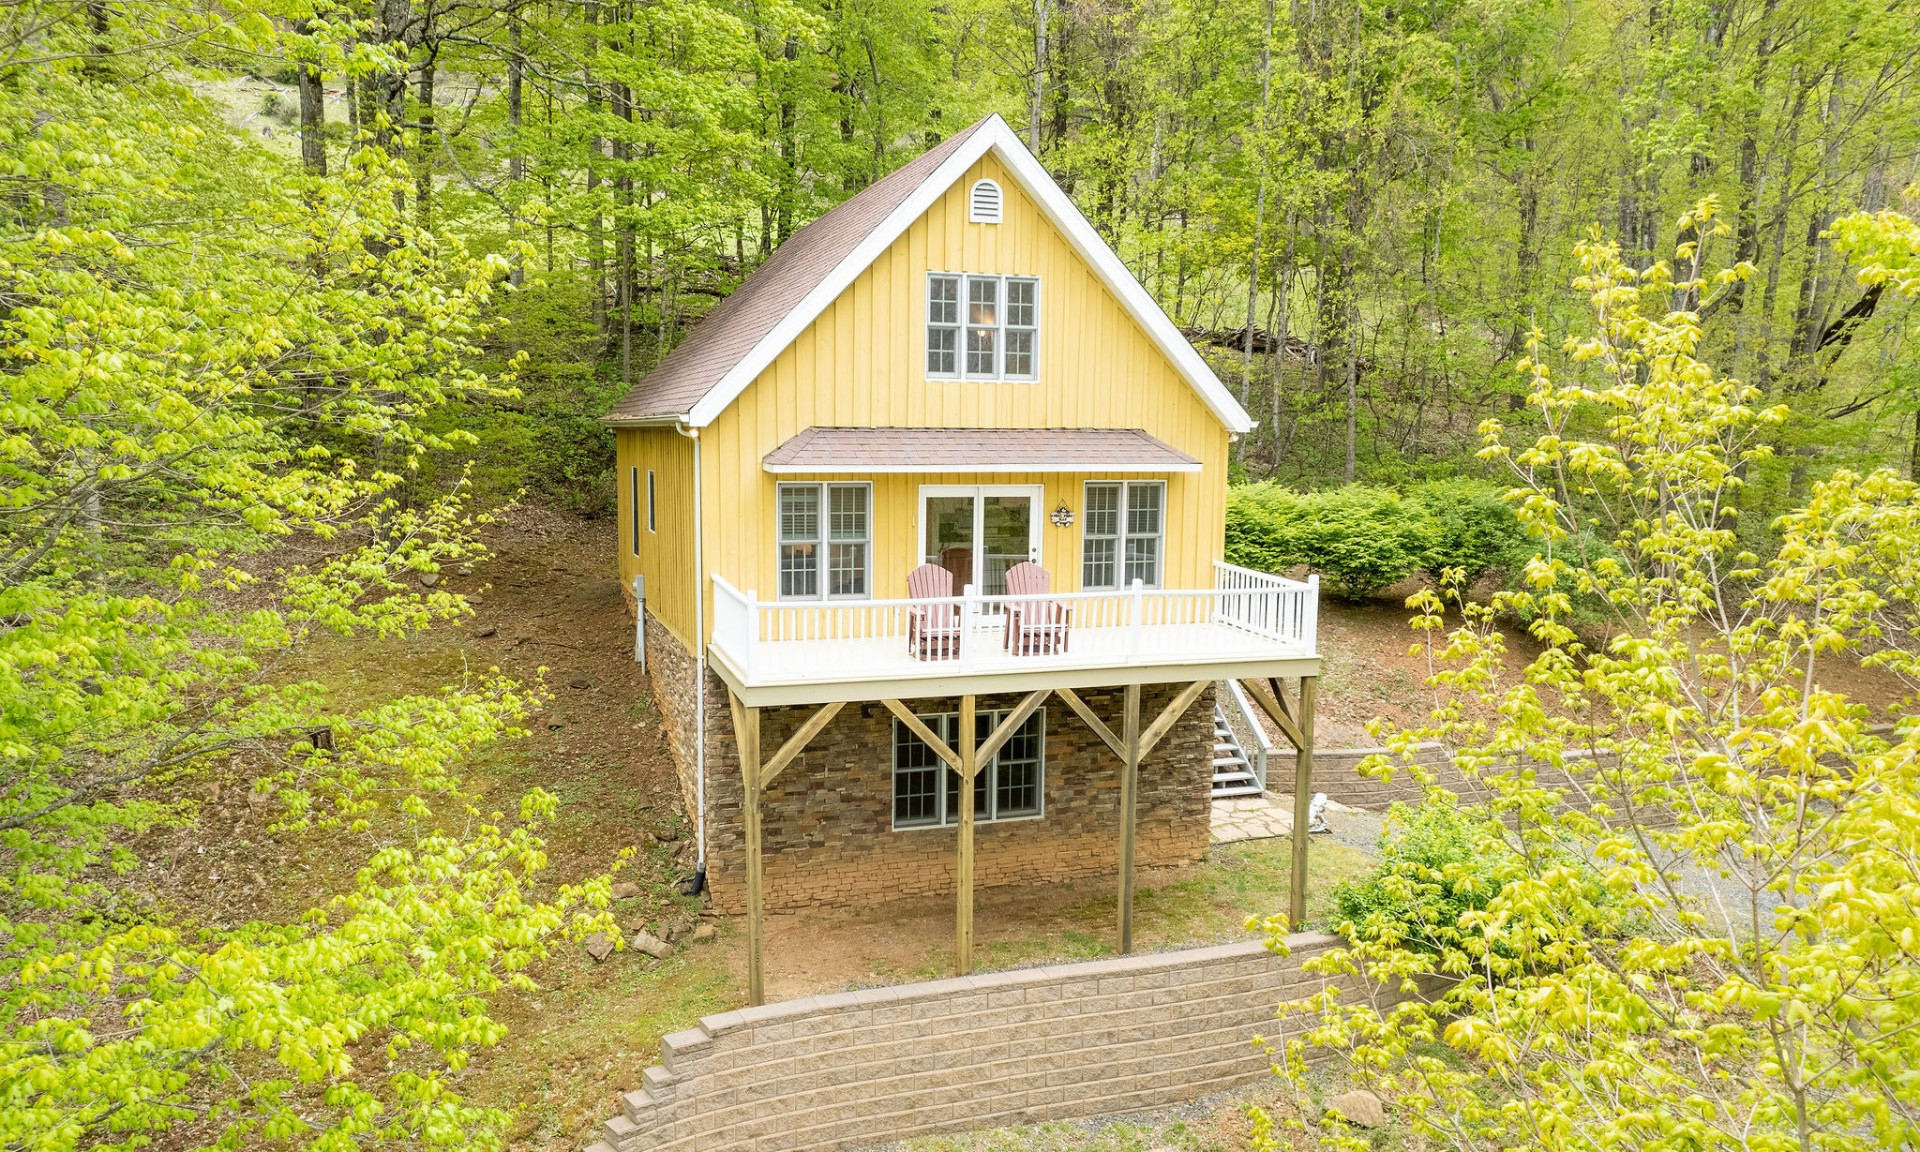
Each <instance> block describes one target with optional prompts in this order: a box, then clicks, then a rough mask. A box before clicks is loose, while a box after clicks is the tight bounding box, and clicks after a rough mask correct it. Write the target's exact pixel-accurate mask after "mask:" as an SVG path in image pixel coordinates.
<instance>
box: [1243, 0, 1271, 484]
mask: <svg viewBox="0 0 1920 1152" xmlns="http://www.w3.org/2000/svg"><path fill="white" fill-rule="evenodd" d="M1272 92H1273V0H1267V11H1266V25H1265V28H1264V30H1263V31H1262V33H1261V37H1260V121H1259V126H1258V128H1257V129H1256V130H1255V132H1254V138H1253V140H1252V141H1251V143H1252V144H1253V147H1252V149H1251V150H1252V152H1253V154H1254V155H1253V162H1254V164H1255V165H1257V166H1258V167H1259V183H1258V187H1257V190H1256V191H1255V192H1254V195H1253V259H1252V260H1250V261H1249V262H1248V264H1247V337H1246V343H1245V344H1244V345H1243V346H1242V348H1241V352H1240V406H1241V407H1242V408H1245V407H1246V406H1247V400H1248V396H1249V394H1250V393H1251V392H1252V390H1253V314H1254V311H1255V309H1257V308H1258V307H1259V304H1260V241H1261V239H1262V235H1261V234H1262V233H1263V232H1264V231H1265V229H1266V224H1267V158H1266V156H1265V155H1264V154H1263V153H1262V151H1261V145H1263V144H1264V143H1265V142H1266V132H1267V101H1268V99H1269V97H1270V96H1271V94H1272ZM1248 439H1249V438H1248V437H1245V436H1243V437H1241V438H1240V442H1239V444H1237V445H1236V446H1235V448H1234V456H1235V457H1236V458H1237V459H1238V460H1240V461H1241V462H1243V463H1244V462H1245V461H1246V458H1247V440H1248Z"/></svg>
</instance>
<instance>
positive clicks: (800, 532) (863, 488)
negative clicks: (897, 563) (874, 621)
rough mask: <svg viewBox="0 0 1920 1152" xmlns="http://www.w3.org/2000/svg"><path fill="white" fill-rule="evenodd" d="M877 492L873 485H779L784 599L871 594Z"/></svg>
mask: <svg viewBox="0 0 1920 1152" xmlns="http://www.w3.org/2000/svg"><path fill="white" fill-rule="evenodd" d="M872 506H873V490H872V487H871V486H870V485H867V484H782V485H780V486H779V530H780V598H781V599H782V600H819V599H822V598H825V599H828V600H859V599H864V598H866V597H867V596H868V595H869V592H868V589H869V588H870V587H871V585H872V580H871V578H870V577H871V571H872V569H871V553H872V543H873V517H872V514H871V510H872Z"/></svg>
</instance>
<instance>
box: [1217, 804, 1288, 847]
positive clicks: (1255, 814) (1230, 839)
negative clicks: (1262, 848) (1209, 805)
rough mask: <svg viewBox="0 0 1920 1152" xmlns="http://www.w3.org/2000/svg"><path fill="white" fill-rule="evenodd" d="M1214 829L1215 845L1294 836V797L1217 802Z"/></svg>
mask: <svg viewBox="0 0 1920 1152" xmlns="http://www.w3.org/2000/svg"><path fill="white" fill-rule="evenodd" d="M1211 826H1212V839H1213V842H1214V843H1215V844H1231V843H1234V842H1235V841H1238V840H1265V839H1267V838H1269V837H1272V836H1289V835H1292V833H1293V797H1291V796H1278V795H1275V794H1274V793H1271V792H1267V793H1262V794H1261V795H1259V796H1232V797H1228V798H1225V799H1221V800H1215V801H1214V802H1213V815H1212V820H1211Z"/></svg>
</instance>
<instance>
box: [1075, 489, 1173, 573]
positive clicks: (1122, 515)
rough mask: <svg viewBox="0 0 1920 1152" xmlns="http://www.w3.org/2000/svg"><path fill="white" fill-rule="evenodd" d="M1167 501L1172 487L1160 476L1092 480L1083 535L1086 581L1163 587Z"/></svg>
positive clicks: (1081, 555) (1083, 566) (1083, 562)
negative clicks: (1162, 558) (1161, 580)
mask: <svg viewBox="0 0 1920 1152" xmlns="http://www.w3.org/2000/svg"><path fill="white" fill-rule="evenodd" d="M1166 505H1167V486H1166V485H1165V484H1164V483H1162V482H1161V481H1159V480H1113V481H1095V482H1090V483H1089V484H1088V485H1087V501H1086V516H1085V518H1084V520H1083V521H1082V524H1083V525H1084V527H1083V528H1082V530H1081V535H1080V584H1081V586H1082V587H1085V588H1126V587H1129V586H1131V585H1132V584H1133V582H1134V581H1135V580H1138V581H1140V582H1141V583H1143V584H1145V585H1146V586H1147V587H1149V588H1158V587H1159V586H1160V558H1161V556H1162V555H1163V554H1164V553H1165V552H1166V548H1165V547H1164V545H1165V542H1166V519H1167V518H1166Z"/></svg>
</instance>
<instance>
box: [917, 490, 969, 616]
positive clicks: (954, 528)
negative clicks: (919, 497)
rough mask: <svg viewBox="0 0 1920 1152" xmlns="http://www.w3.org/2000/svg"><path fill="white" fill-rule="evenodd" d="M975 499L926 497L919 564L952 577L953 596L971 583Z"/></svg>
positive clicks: (922, 516) (967, 497)
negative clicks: (942, 570)
mask: <svg viewBox="0 0 1920 1152" xmlns="http://www.w3.org/2000/svg"><path fill="white" fill-rule="evenodd" d="M975 504H976V498H975V497H973V496H928V497H927V498H926V508H925V510H924V512H923V514H922V515H921V522H922V523H923V524H925V525H926V532H925V540H926V543H925V545H924V546H923V548H922V553H921V557H920V562H921V563H922V564H938V565H940V567H942V568H945V569H946V570H947V571H949V572H951V573H953V591H954V595H956V596H957V595H959V594H960V592H961V591H962V590H963V589H965V588H966V586H967V585H968V584H971V583H973V573H974V564H973V556H974V543H975V537H974V531H973V521H974V513H975V511H976V508H975Z"/></svg>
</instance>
